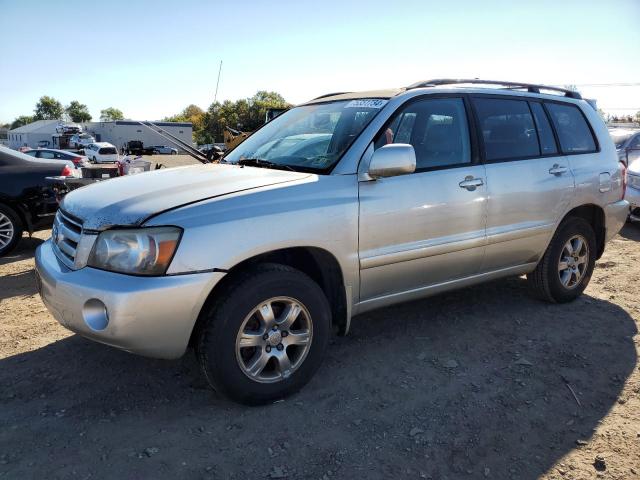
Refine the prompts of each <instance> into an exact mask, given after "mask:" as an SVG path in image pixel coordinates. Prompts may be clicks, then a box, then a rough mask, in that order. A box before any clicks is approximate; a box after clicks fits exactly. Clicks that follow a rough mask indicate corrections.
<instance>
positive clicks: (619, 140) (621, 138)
mask: <svg viewBox="0 0 640 480" xmlns="http://www.w3.org/2000/svg"><path fill="white" fill-rule="evenodd" d="M634 133H635V132H625V133H611V139H612V140H613V143H615V144H616V149H620V148H622V146H623V145H624V143H625V142H626V141H627V140H629V138H631V136H632V135H633V134H634Z"/></svg>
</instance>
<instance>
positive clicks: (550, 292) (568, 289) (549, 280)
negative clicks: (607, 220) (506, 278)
mask: <svg viewBox="0 0 640 480" xmlns="http://www.w3.org/2000/svg"><path fill="white" fill-rule="evenodd" d="M595 255H596V236H595V233H594V232H593V228H592V227H591V225H589V223H587V222H586V221H585V220H584V219H582V218H577V217H570V218H568V219H567V220H565V221H564V222H563V223H562V224H560V226H559V227H558V230H557V231H556V233H555V235H554V236H553V238H552V240H551V243H550V244H549V246H548V247H547V251H546V252H545V254H544V256H543V257H542V259H541V260H540V263H538V266H537V267H536V269H535V270H534V271H533V272H532V273H530V274H528V275H527V280H528V282H529V285H530V286H531V287H532V290H533V291H534V292H535V294H536V295H537V296H538V297H539V298H541V299H543V300H546V301H549V302H554V303H565V302H570V301H571V300H574V299H575V298H577V297H578V296H580V295H581V294H582V292H583V291H584V289H585V288H587V285H588V284H589V281H590V280H591V275H592V273H593V268H594V266H595V260H596V259H595Z"/></svg>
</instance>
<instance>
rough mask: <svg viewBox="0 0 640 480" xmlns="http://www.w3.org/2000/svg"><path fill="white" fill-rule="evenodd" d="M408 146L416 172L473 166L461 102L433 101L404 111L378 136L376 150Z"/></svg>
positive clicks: (449, 100)
mask: <svg viewBox="0 0 640 480" xmlns="http://www.w3.org/2000/svg"><path fill="white" fill-rule="evenodd" d="M390 143H409V144H411V145H413V148H414V149H415V152H416V171H424V170H430V169H436V168H442V167H447V166H454V165H465V164H469V163H471V143H470V139H469V125H468V122H467V115H466V111H465V107H464V102H463V100H462V99H461V98H434V99H422V100H418V101H415V102H410V103H409V104H408V105H406V106H404V107H402V108H401V109H400V110H399V111H398V112H396V114H395V116H394V117H393V119H392V120H391V122H390V123H389V124H388V126H387V127H386V128H385V129H384V130H383V131H382V132H381V133H380V134H379V135H378V137H377V138H376V140H375V142H374V148H375V149H378V148H380V147H382V146H384V145H387V144H390Z"/></svg>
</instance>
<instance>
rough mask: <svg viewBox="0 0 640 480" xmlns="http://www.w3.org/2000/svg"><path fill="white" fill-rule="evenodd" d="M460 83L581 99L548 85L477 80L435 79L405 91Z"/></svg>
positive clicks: (563, 89) (572, 93) (578, 94)
mask: <svg viewBox="0 0 640 480" xmlns="http://www.w3.org/2000/svg"><path fill="white" fill-rule="evenodd" d="M460 83H471V84H475V85H499V86H502V87H505V88H507V89H509V90H526V91H528V92H531V93H540V90H551V91H554V92H560V93H563V94H564V96H565V97H569V98H575V99H578V100H579V99H581V98H582V95H580V93H579V92H576V91H574V90H568V89H566V88H560V87H553V86H550V85H536V84H534V83H521V82H503V81H501V80H479V79H477V78H435V79H433V80H426V81H422V82H417V83H414V84H413V85H409V86H408V87H407V90H411V89H413V88H423V87H439V86H442V85H455V84H460Z"/></svg>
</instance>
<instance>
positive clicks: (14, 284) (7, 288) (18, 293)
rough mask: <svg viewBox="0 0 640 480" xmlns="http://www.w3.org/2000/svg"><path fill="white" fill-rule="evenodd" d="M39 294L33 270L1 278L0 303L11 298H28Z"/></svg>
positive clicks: (9, 274)
mask: <svg viewBox="0 0 640 480" xmlns="http://www.w3.org/2000/svg"><path fill="white" fill-rule="evenodd" d="M37 292H38V288H37V286H36V279H35V273H34V271H33V270H25V271H22V272H17V273H8V274H5V275H3V276H1V277H0V302H2V301H3V300H5V299H7V298H11V297H27V296H29V295H33V294H35V293H37Z"/></svg>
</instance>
